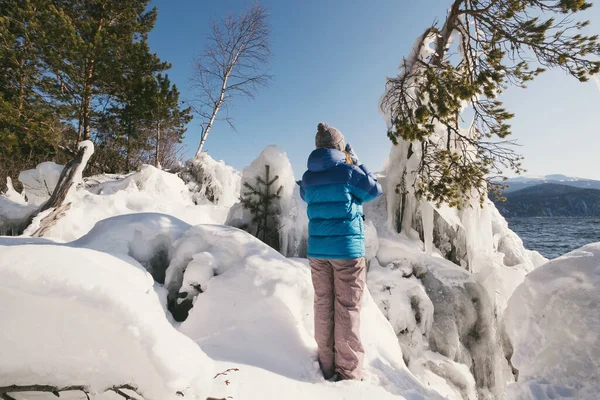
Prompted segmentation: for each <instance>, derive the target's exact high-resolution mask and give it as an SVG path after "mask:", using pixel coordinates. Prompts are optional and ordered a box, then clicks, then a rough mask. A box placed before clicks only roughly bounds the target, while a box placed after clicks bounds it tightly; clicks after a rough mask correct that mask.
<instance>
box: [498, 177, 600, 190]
mask: <svg viewBox="0 0 600 400" xmlns="http://www.w3.org/2000/svg"><path fill="white" fill-rule="evenodd" d="M546 183H549V184H556V185H566V186H572V187H577V188H582V189H599V190H600V181H596V180H592V179H583V178H574V177H570V176H565V175H558V174H557V175H546V176H539V177H526V176H520V177H518V178H511V179H509V180H508V181H506V184H507V185H508V188H507V189H506V190H505V191H504V193H510V192H516V191H518V190H522V189H525V188H528V187H532V186H537V185H541V184H546Z"/></svg>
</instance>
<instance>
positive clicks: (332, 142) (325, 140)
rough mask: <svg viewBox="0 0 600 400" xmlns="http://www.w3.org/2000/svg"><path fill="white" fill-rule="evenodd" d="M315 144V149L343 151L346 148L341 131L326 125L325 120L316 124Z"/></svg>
mask: <svg viewBox="0 0 600 400" xmlns="http://www.w3.org/2000/svg"><path fill="white" fill-rule="evenodd" d="M315 145H316V146H317V149H321V148H326V149H336V150H339V151H344V149H345V148H346V140H345V139H344V135H342V132H340V131H338V130H337V129H335V128H333V127H331V126H329V125H327V124H326V123H325V122H321V123H320V124H319V125H318V126H317V136H315Z"/></svg>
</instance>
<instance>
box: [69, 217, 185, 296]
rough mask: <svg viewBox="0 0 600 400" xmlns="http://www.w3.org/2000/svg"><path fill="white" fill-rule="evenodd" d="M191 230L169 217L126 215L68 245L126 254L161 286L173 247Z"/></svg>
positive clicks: (103, 222) (183, 223) (93, 229)
mask: <svg viewBox="0 0 600 400" xmlns="http://www.w3.org/2000/svg"><path fill="white" fill-rule="evenodd" d="M190 228H191V225H189V224H186V223H185V222H183V221H181V220H180V219H177V218H175V217H172V216H170V215H166V214H157V213H139V214H125V215H119V216H116V217H111V218H107V219H105V220H102V221H100V222H98V223H97V224H96V225H95V226H94V227H93V228H92V230H91V231H90V232H89V233H87V234H86V235H84V236H83V237H81V238H79V239H78V240H76V241H74V242H71V243H70V244H69V246H72V247H85V248H88V249H93V250H97V251H101V252H104V253H110V254H115V255H123V254H126V255H128V256H130V257H132V258H133V259H135V260H136V261H138V262H139V263H140V264H141V265H142V266H143V267H144V268H146V270H147V271H148V272H149V273H150V274H152V277H153V278H154V280H155V281H156V282H158V283H161V284H162V283H164V282H165V272H166V270H167V267H168V266H169V263H170V262H171V255H172V254H171V253H172V245H173V243H174V242H175V241H176V240H177V239H179V238H180V237H181V236H182V235H183V234H184V233H185V231H187V230H188V229H190Z"/></svg>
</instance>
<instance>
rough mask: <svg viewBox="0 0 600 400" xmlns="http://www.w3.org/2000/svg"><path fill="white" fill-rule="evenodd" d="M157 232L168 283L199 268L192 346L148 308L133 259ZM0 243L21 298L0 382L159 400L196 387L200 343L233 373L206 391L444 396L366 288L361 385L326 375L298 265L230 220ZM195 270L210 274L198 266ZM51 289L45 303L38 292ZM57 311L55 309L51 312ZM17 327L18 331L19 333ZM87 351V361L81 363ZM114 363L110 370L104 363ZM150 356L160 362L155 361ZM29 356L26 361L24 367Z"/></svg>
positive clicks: (4, 267)
mask: <svg viewBox="0 0 600 400" xmlns="http://www.w3.org/2000/svg"><path fill="white" fill-rule="evenodd" d="M157 238H160V240H161V241H162V242H161V243H163V244H164V245H165V246H166V247H167V254H168V260H170V269H169V270H168V271H167V279H166V284H167V285H169V284H173V282H174V281H177V280H176V279H174V277H175V276H177V275H178V274H179V273H180V272H181V273H183V276H182V278H186V277H187V278H189V276H188V275H189V274H190V273H192V277H194V276H195V277H198V276H200V277H205V278H204V280H203V281H201V284H202V293H197V297H196V298H195V299H194V303H195V304H194V308H193V309H192V310H191V313H190V317H189V318H188V320H187V321H186V322H184V323H183V324H182V325H181V327H180V331H181V332H182V333H184V334H185V335H187V336H189V337H190V338H192V339H193V340H194V341H195V342H196V344H197V345H198V346H193V345H191V342H188V341H186V340H185V338H181V337H180V336H179V335H178V334H177V333H176V332H175V331H174V330H173V329H172V328H171V327H170V325H169V323H168V318H167V317H166V316H165V313H164V310H163V308H162V307H161V305H160V302H162V303H164V302H165V301H166V299H165V297H166V294H165V293H164V289H163V288H162V287H161V286H160V285H154V289H153V281H152V278H151V277H150V276H149V275H148V274H147V273H146V272H145V271H144V269H143V268H142V266H141V265H140V264H139V263H138V261H136V258H137V259H139V260H141V261H144V260H145V259H147V258H148V254H149V253H147V250H149V249H152V248H153V246H152V245H151V244H152V243H155V242H156V241H157V240H159V239H157ZM2 243H3V245H4V246H3V247H2V248H1V250H0V251H2V254H3V257H2V260H3V261H2V264H0V265H1V268H0V274H1V279H0V282H1V283H0V297H2V301H3V304H11V305H12V304H20V302H21V301H22V300H23V299H25V300H26V301H23V302H22V303H23V304H22V305H19V307H14V308H13V307H10V308H5V309H3V314H2V319H3V321H6V320H9V321H11V323H10V324H9V325H13V328H12V329H10V330H4V331H3V334H4V335H5V336H3V337H2V338H1V340H0V343H2V344H4V347H2V348H1V350H0V360H5V362H4V363H2V362H0V368H2V373H1V374H0V375H1V376H2V377H3V378H2V379H3V380H2V381H1V382H0V386H1V385H2V384H26V383H28V384H31V383H34V382H42V383H52V384H55V385H64V384H74V383H78V384H83V383H85V382H92V383H89V384H90V385H92V386H91V387H92V388H93V389H94V390H98V391H102V390H103V389H104V388H106V387H107V386H109V385H110V384H113V385H114V384H115V382H125V381H128V382H135V384H136V385H137V386H138V387H139V388H140V391H143V392H144V394H145V395H147V396H148V398H149V399H152V398H157V397H152V396H156V395H158V396H159V397H158V398H162V399H168V398H170V397H168V395H167V393H171V392H172V389H173V388H175V387H178V388H179V389H178V390H182V389H181V387H183V388H186V387H188V386H189V387H190V388H189V389H187V390H188V392H186V393H202V395H204V394H205V393H206V390H207V387H208V386H207V385H206V377H207V376H208V375H209V374H208V373H207V372H206V371H207V368H209V366H210V363H209V362H206V360H207V358H206V357H205V356H204V355H203V352H204V353H206V354H207V355H208V356H209V357H210V358H212V359H213V360H214V363H215V367H214V370H215V371H216V372H219V371H225V370H227V369H230V368H236V369H238V371H231V372H229V373H227V375H219V376H218V377H217V378H216V379H214V380H212V382H211V383H212V385H213V387H212V389H211V393H210V394H211V395H212V396H216V397H220V396H222V397H227V396H233V398H234V399H235V400H239V399H256V398H261V399H280V398H281V394H282V393H286V394H287V395H286V397H285V398H286V399H292V400H295V399H306V398H319V399H322V398H330V399H357V400H358V399H363V398H377V399H386V398H390V399H391V398H396V399H401V398H408V399H436V398H440V399H441V398H442V397H441V396H440V395H438V394H436V392H435V391H434V390H432V389H427V388H425V387H424V386H423V385H422V384H421V383H420V382H419V381H418V380H417V379H416V377H415V376H413V374H412V373H411V372H409V371H408V369H407V368H406V366H405V365H404V361H403V355H402V351H401V349H400V347H399V345H398V341H397V338H396V335H395V333H394V331H393V329H392V328H391V326H390V324H389V322H388V321H387V320H386V319H385V317H384V316H383V315H382V314H381V312H380V311H379V310H378V308H377V306H376V305H375V303H374V302H373V300H372V299H371V297H370V295H367V296H365V303H364V309H363V325H362V334H363V339H364V342H365V348H366V351H367V355H366V361H365V366H366V371H365V382H343V383H339V384H333V383H329V382H326V381H324V380H323V377H322V375H321V374H320V372H319V367H318V364H317V362H316V345H315V343H314V340H313V338H312V335H313V326H312V321H313V316H312V297H313V295H312V285H311V281H310V270H309V268H308V266H307V263H306V261H305V260H304V261H294V260H290V259H286V258H285V257H283V256H281V255H280V254H279V253H277V252H275V251H274V250H272V249H271V248H269V247H268V246H266V245H264V244H263V243H262V242H260V241H258V240H257V239H255V238H254V237H252V236H250V235H249V234H247V233H245V232H243V231H240V230H238V229H235V228H230V227H225V226H218V225H198V226H195V227H191V228H190V227H189V226H187V224H185V223H183V222H181V221H178V220H176V219H173V218H172V217H169V216H166V215H158V214H134V215H124V216H118V217H114V218H111V219H109V220H107V221H104V222H101V223H99V224H98V225H97V226H96V227H95V228H94V229H92V231H91V232H90V233H89V234H88V235H86V236H84V237H82V238H80V239H79V240H77V241H76V242H72V243H69V244H63V245H60V244H54V243H52V242H48V241H47V240H45V239H29V240H28V239H26V238H15V239H12V238H6V239H2ZM26 243H35V244H26ZM90 248H93V249H96V250H91V249H90ZM107 252H110V253H111V254H108V253H107ZM5 254H6V255H8V256H7V257H4V255H5ZM202 254H204V255H206V254H209V255H210V257H211V258H212V259H213V262H212V263H210V264H203V265H198V266H196V267H194V260H197V259H198V257H196V256H197V255H202ZM65 260H69V261H68V262H67V261H65ZM13 266H14V267H13ZM198 268H200V271H198ZM203 268H204V269H206V268H209V271H208V272H209V273H208V274H207V273H204V274H203V273H202V269H203ZM188 269H189V270H188ZM194 272H196V275H194V274H193V273H194ZM198 272H200V273H199V274H198ZM15 274H17V275H18V277H19V279H17V278H14V277H13V275H15ZM185 282H186V280H185V279H183V280H182V281H181V284H182V285H183V284H184V283H185ZM36 285H37V286H36ZM29 286H32V289H31V291H32V292H34V294H32V295H31V296H32V299H31V301H30V300H29V297H28V296H29V295H25V294H24V292H25V293H28V291H29V289H27V288H28V287H29ZM38 286H39V287H40V288H39V289H36V288H37V287H38ZM53 296H56V297H57V300H56V302H55V301H54V300H48V298H52V297H53ZM75 299H76V301H74V300H75ZM159 299H163V300H161V301H159ZM45 300H46V301H45ZM152 307H153V308H152ZM152 309H153V310H154V311H151V310H152ZM61 310H62V311H65V310H67V312H63V313H62V314H59V313H60V311H61ZM19 315H25V316H27V318H23V319H21V318H20V317H19ZM40 320H41V321H48V322H46V323H45V324H44V326H46V327H47V328H50V329H49V330H48V329H46V330H45V331H44V334H45V335H46V336H48V339H47V340H46V342H44V341H40V340H38V339H37V335H38V333H35V332H40V331H38V330H36V329H34V327H36V326H39V321H40ZM50 321H52V322H50ZM57 321H58V323H57ZM110 321H119V323H116V324H115V323H114V322H112V323H111V322H110ZM127 321H131V322H127ZM123 322H125V323H123ZM65 327H69V329H68V330H65V329H64V328H65ZM21 331H27V332H29V333H30V334H28V335H25V336H23V335H21V334H18V332H21ZM146 335H150V338H148V339H146ZM161 335H162V336H161ZM53 338H56V339H53ZM106 338H115V339H114V340H106ZM116 338H118V339H116ZM53 340H54V342H53ZM36 341H37V346H39V347H44V346H46V347H44V349H45V350H44V349H40V351H39V352H32V353H31V355H30V356H29V357H25V358H23V357H22V353H23V352H24V350H20V349H21V348H31V346H36ZM165 341H167V342H168V343H165V344H162V343H164V342H165ZM69 346H71V347H72V352H71V349H70V348H67V347H69ZM186 346H187V347H186ZM190 346H191V347H190ZM124 347H126V349H124ZM163 348H164V349H165V350H161V349H163ZM200 349H202V351H201V350H200ZM95 352H97V353H95ZM7 354H8V355H10V357H11V358H8V357H6V355H7ZM28 354H29V353H28ZM61 354H62V355H65V357H64V358H63V357H62V356H60V355H61ZM94 354H96V355H94ZM17 356H19V357H21V358H20V361H19V362H18V363H16V361H15V360H16V358H17ZM56 357H58V359H59V360H60V362H58V363H56V362H55V361H56ZM89 357H94V359H97V361H96V362H94V363H89V362H88V363H87V364H88V365H86V366H85V367H84V366H81V364H83V363H84V361H85V360H88V358H89ZM144 357H146V358H145V359H144ZM123 359H126V360H123ZM44 360H45V361H44ZM37 361H40V362H39V363H38V362H37ZM113 362H115V363H121V365H122V367H118V368H112V367H111V366H112V363H113ZM162 363H165V364H166V365H165V366H163V367H162V368H159V366H160V365H162ZM31 365H37V369H33V370H31ZM169 365H173V367H169ZM139 366H142V367H141V368H140V367H139ZM175 366H176V367H175ZM154 369H157V370H158V372H153V371H154ZM36 371H39V372H36ZM157 374H162V375H157ZM211 378H212V376H211ZM226 380H227V381H228V382H229V384H226V383H225V381H226ZM193 382H196V383H195V384H192V383H193ZM200 383H201V384H200ZM192 396H193V395H192V394H190V398H195V397H192ZM186 397H187V395H186Z"/></svg>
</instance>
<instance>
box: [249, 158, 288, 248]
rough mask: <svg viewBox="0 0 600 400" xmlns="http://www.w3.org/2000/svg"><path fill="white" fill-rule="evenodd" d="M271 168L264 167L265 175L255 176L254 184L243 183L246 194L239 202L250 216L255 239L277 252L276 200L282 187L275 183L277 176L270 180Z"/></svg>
mask: <svg viewBox="0 0 600 400" xmlns="http://www.w3.org/2000/svg"><path fill="white" fill-rule="evenodd" d="M270 173H271V167H270V166H269V165H265V175H264V177H263V176H257V177H256V183H255V184H254V186H253V185H251V184H250V183H248V182H244V188H246V189H247V191H246V192H244V193H243V194H242V197H241V198H240V201H241V203H242V205H243V207H244V208H245V209H246V210H248V211H249V212H250V214H251V215H252V227H253V228H254V232H250V233H252V234H253V235H254V236H255V237H257V238H258V239H260V240H262V241H263V242H264V243H266V244H268V245H269V246H271V247H272V248H274V249H275V250H277V251H279V217H278V216H279V213H280V210H279V206H278V202H277V199H279V198H281V191H282V190H283V186H279V188H277V190H275V188H276V187H277V186H276V185H275V183H276V182H277V181H278V180H279V176H278V175H275V176H274V177H273V178H271V175H270ZM273 185H275V186H273Z"/></svg>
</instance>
